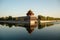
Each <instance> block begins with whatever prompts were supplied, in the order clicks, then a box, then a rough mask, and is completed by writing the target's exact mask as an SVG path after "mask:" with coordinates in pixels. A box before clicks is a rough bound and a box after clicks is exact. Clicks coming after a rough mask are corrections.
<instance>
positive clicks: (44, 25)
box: [38, 23, 54, 29]
mask: <svg viewBox="0 0 60 40" xmlns="http://www.w3.org/2000/svg"><path fill="white" fill-rule="evenodd" d="M52 25H54V24H53V23H38V29H42V28H44V27H49V26H52Z"/></svg>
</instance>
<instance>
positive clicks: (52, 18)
mask: <svg viewBox="0 0 60 40" xmlns="http://www.w3.org/2000/svg"><path fill="white" fill-rule="evenodd" d="M38 19H40V20H60V18H55V17H50V16H47V17H45V16H42V15H38Z"/></svg>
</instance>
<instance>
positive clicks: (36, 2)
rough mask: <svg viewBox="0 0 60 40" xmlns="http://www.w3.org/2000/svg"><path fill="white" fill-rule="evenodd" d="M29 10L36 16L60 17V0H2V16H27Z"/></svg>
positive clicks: (0, 4) (0, 12)
mask: <svg viewBox="0 0 60 40" xmlns="http://www.w3.org/2000/svg"><path fill="white" fill-rule="evenodd" d="M29 10H32V11H33V13H34V14H35V16H38V15H43V16H51V17H60V0H0V17H4V16H15V17H16V16H26V13H27V12H28V11H29Z"/></svg>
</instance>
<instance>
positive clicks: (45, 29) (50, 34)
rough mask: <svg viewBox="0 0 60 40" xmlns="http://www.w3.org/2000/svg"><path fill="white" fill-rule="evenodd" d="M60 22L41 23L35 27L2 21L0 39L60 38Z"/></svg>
mask: <svg viewBox="0 0 60 40" xmlns="http://www.w3.org/2000/svg"><path fill="white" fill-rule="evenodd" d="M59 23H60V22H59ZM59 23H58V22H57V23H56V22H54V23H40V25H38V26H33V27H28V26H26V27H24V26H23V25H18V24H8V23H0V40H60V24H59Z"/></svg>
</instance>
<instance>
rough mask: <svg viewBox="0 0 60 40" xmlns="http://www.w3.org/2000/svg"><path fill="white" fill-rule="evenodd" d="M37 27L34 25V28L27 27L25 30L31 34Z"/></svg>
mask: <svg viewBox="0 0 60 40" xmlns="http://www.w3.org/2000/svg"><path fill="white" fill-rule="evenodd" d="M36 27H37V26H36V25H34V26H28V27H26V30H27V31H28V33H30V34H31V33H32V32H33V31H34V28H36Z"/></svg>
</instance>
